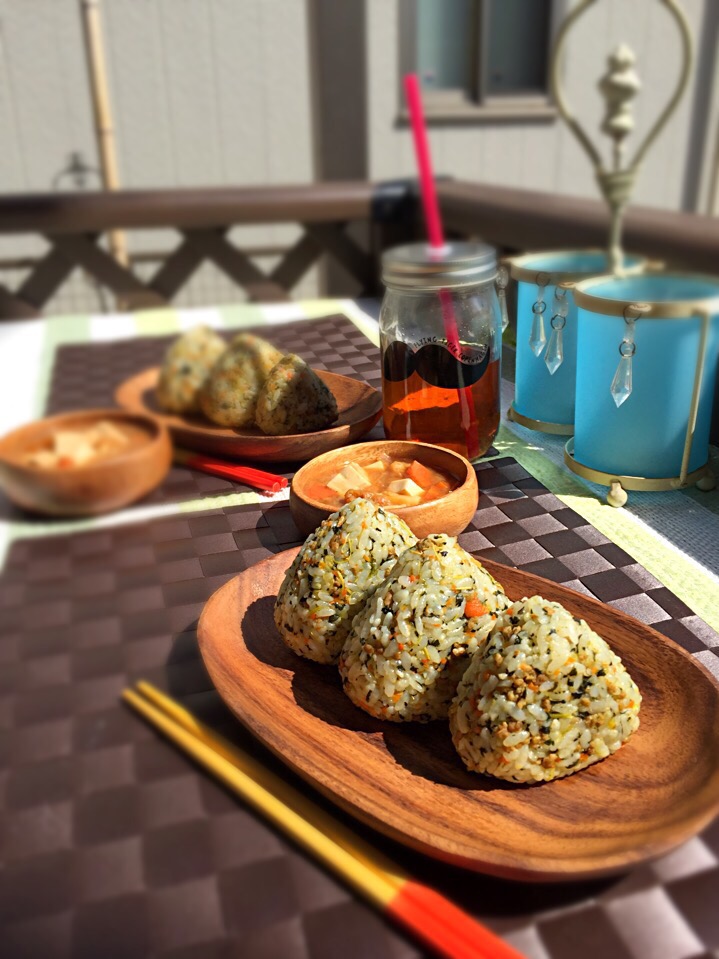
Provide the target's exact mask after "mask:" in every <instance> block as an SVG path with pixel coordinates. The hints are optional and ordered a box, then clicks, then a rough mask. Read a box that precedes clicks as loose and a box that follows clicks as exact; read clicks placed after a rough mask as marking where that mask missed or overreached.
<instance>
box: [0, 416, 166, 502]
mask: <svg viewBox="0 0 719 959" xmlns="http://www.w3.org/2000/svg"><path fill="white" fill-rule="evenodd" d="M171 462H172V443H171V441H170V434H169V433H168V432H167V430H166V429H165V427H164V426H162V425H161V424H160V423H158V422H156V421H155V420H154V419H153V418H152V417H151V416H144V415H141V414H136V413H126V412H124V411H123V410H111V409H109V410H83V411H81V412H75V413H62V414H60V415H59V416H51V417H48V418H47V419H43V420H35V421H34V422H33V423H28V424H27V425H25V426H21V427H20V428H19V429H16V430H14V431H13V432H12V433H8V434H7V435H6V436H4V437H2V439H0V487H1V488H2V489H3V490H4V491H5V493H6V495H7V497H8V499H10V500H11V501H12V502H13V503H15V505H16V506H19V507H20V508H21V509H24V510H28V511H30V512H33V513H43V514H45V515H48V516H92V515H95V514H98V513H107V512H110V511H111V510H114V509H120V508H121V507H123V506H127V505H128V504H129V503H133V502H134V501H135V500H138V499H140V498H141V497H143V496H145V495H146V494H147V493H149V492H150V491H151V490H153V489H154V488H155V487H156V486H158V485H159V484H160V483H161V482H162V480H163V479H164V478H165V476H166V474H167V472H168V470H169V469H170V464H171Z"/></svg>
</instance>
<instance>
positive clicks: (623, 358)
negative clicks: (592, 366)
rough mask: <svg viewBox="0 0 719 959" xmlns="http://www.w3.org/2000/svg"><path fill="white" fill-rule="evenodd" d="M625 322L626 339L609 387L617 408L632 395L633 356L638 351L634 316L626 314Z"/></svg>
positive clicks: (621, 344) (620, 346)
mask: <svg viewBox="0 0 719 959" xmlns="http://www.w3.org/2000/svg"><path fill="white" fill-rule="evenodd" d="M624 324H625V328H626V331H625V333H624V339H623V340H622V342H621V343H620V344H619V356H620V360H619V366H618V367H617V371H616V373H615V374H614V379H613V380H612V385H611V386H610V387H609V392H610V393H611V394H612V399H613V400H614V402H615V403H616V404H617V409H618V408H619V407H620V406H621V405H622V403H626V401H627V400H628V399H629V397H630V396H631V395H632V357H633V356H634V354H635V353H636V352H637V347H636V343H635V342H634V318H633V317H626V316H625V319H624Z"/></svg>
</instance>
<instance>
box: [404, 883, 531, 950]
mask: <svg viewBox="0 0 719 959" xmlns="http://www.w3.org/2000/svg"><path fill="white" fill-rule="evenodd" d="M386 910H387V912H388V913H389V914H390V915H391V916H392V917H393V918H394V919H396V920H398V921H399V922H401V923H403V924H404V925H405V926H407V927H408V928H411V929H412V930H413V931H414V933H415V934H416V935H417V936H418V937H419V938H421V939H423V940H424V941H425V942H426V943H427V945H429V946H431V947H432V949H434V950H435V951H436V952H438V953H439V954H440V955H442V956H445V957H447V959H525V957H524V956H523V955H522V954H521V953H520V952H517V950H516V949H514V948H513V947H512V946H510V945H509V943H507V942H505V941H504V940H503V939H500V937H499V936H497V935H495V933H493V932H492V931H491V930H490V929H488V928H487V927H486V926H483V925H482V924H481V923H480V922H478V921H477V920H476V919H473V918H472V917H471V916H470V915H469V914H468V913H466V912H464V911H463V910H462V909H460V908H459V907H458V906H455V905H454V903H452V902H450V901H449V900H448V899H445V898H444V896H442V895H440V894H439V893H438V892H435V891H434V889H430V888H429V887H427V886H423V885H421V884H420V883H416V882H413V881H412V880H411V879H409V880H407V881H406V882H405V883H404V884H403V885H402V886H401V888H400V889H399V891H398V892H397V894H396V896H395V897H394V898H393V899H392V900H391V901H390V902H389V903H388V904H387V906H386Z"/></svg>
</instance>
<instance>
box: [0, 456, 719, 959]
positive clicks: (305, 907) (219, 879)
mask: <svg viewBox="0 0 719 959" xmlns="http://www.w3.org/2000/svg"><path fill="white" fill-rule="evenodd" d="M478 478H479V481H480V487H481V489H482V496H481V499H480V508H479V510H478V512H477V514H476V516H475V518H474V521H473V522H472V524H471V525H470V527H469V529H468V530H467V532H466V533H464V534H463V536H462V537H461V542H462V544H463V545H464V546H465V547H466V548H467V549H470V550H472V551H476V552H477V553H478V555H480V556H484V557H487V558H491V559H494V560H498V561H500V562H508V563H510V564H513V565H517V566H520V567H522V568H523V569H527V570H529V571H531V572H534V573H538V574H540V575H543V576H547V577H549V578H550V579H553V580H556V581H558V582H562V583H565V584H568V585H570V586H573V587H574V588H576V589H580V590H583V591H589V592H591V593H593V594H594V595H596V596H599V597H600V598H601V599H603V600H605V601H606V602H608V603H610V604H611V605H614V606H617V607H618V608H621V609H623V610H626V611H628V612H630V613H632V614H634V615H635V616H637V617H638V618H639V619H642V620H644V621H645V622H648V623H651V624H652V625H654V626H655V627H656V628H657V629H659V630H660V631H662V632H664V633H665V634H666V635H669V636H671V637H672V638H673V639H675V640H677V641H678V642H679V643H681V644H682V645H683V646H684V647H685V648H687V649H689V650H690V651H691V652H692V653H694V654H696V655H698V656H699V658H702V659H704V661H706V657H707V656H709V657H719V637H718V636H717V635H716V634H715V633H714V632H713V631H712V630H710V629H709V628H708V627H706V626H705V625H703V624H702V622H701V621H700V620H698V619H697V617H695V616H693V615H692V613H691V610H690V609H688V607H686V606H684V605H683V604H682V603H681V602H679V601H678V600H677V599H676V598H675V597H674V596H672V594H670V593H669V592H668V591H667V590H665V589H664V588H663V587H662V586H661V585H660V584H659V583H658V582H657V581H656V580H654V579H653V578H652V577H651V576H650V575H649V574H648V573H646V571H644V570H643V569H642V568H641V567H639V566H638V565H637V564H636V563H634V562H633V561H632V559H631V557H630V556H629V555H628V554H626V553H624V552H622V551H621V550H618V549H617V548H616V547H614V546H613V545H612V544H611V543H610V542H608V541H607V539H606V538H605V537H603V536H602V535H601V534H599V533H598V532H597V531H596V530H595V529H594V528H593V527H591V526H589V525H587V524H586V523H585V521H584V520H583V519H582V518H581V517H580V516H578V515H577V514H576V513H574V512H573V511H572V510H570V509H567V508H566V507H565V506H564V505H563V504H562V503H561V502H560V501H559V500H558V499H557V498H556V497H554V496H553V495H552V494H550V493H549V492H547V490H546V489H544V488H543V487H542V486H541V485H540V484H539V483H538V482H537V481H536V480H534V479H533V478H532V477H530V476H529V475H528V474H527V473H526V472H525V470H524V469H523V468H522V467H521V466H519V465H518V464H517V463H516V462H515V461H514V460H512V459H509V458H507V459H502V460H495V461H493V462H491V463H487V464H483V465H481V466H480V467H478ZM297 542H298V540H297V531H296V529H295V527H294V523H293V521H292V519H291V516H290V513H289V509H288V508H287V506H286V505H284V504H282V505H272V506H267V505H266V504H265V508H264V509H263V508H262V507H261V506H259V505H251V506H242V507H235V508H228V509H225V510H213V511H211V512H207V513H202V514H194V515H190V514H188V515H182V516H179V517H173V518H167V519H158V520H155V521H153V522H150V523H145V524H142V525H135V526H121V527H116V528H112V529H104V530H94V531H91V532H86V533H82V534H77V535H74V536H57V537H54V538H45V539H30V540H25V541H20V542H16V543H15V544H14V545H13V547H12V549H11V552H10V554H9V557H8V564H7V568H6V570H5V571H4V572H3V574H2V575H1V576H0V729H1V730H2V732H1V734H0V802H2V805H3V808H4V815H3V846H2V853H1V858H2V861H3V862H4V863H5V868H4V870H3V871H2V873H0V955H1V956H2V957H3V959H19V957H28V956H33V957H34V956H42V957H43V959H55V957H58V959H59V957H66V956H76V957H77V956H80V957H96V956H102V957H133V959H137V957H141V956H144V955H152V956H154V957H160V959H194V957H198V959H199V957H202V959H205V957H209V959H212V957H230V956H232V957H247V959H335V957H337V956H342V957H343V959H354V957H356V959H370V957H371V959H375V957H376V959H385V957H386V959H410V957H417V956H420V955H423V953H421V952H420V951H419V950H418V949H417V947H416V946H415V945H414V943H412V942H410V941H409V940H407V939H405V938H404V937H403V936H402V934H401V933H399V932H398V931H397V930H396V929H395V928H394V927H392V926H390V925H389V924H387V923H385V922H384V920H383V919H382V918H380V917H379V916H378V915H376V914H375V913H374V912H373V911H372V910H371V909H370V908H369V907H368V906H366V905H365V904H364V903H363V902H361V901H360V900H358V899H355V898H354V897H353V896H352V895H351V894H350V893H349V892H348V891H347V889H345V888H344V886H342V885H341V884H340V883H339V882H338V881H336V880H335V879H334V878H333V877H332V876H330V875H328V874H326V873H325V872H324V871H323V870H322V869H321V868H319V867H318V866H316V865H315V864H314V863H313V862H312V861H311V860H309V859H308V858H306V857H305V856H304V855H303V854H301V853H299V852H298V851H297V850H296V849H295V848H294V847H293V846H292V845H291V844H290V843H288V842H287V841H286V840H285V839H284V838H283V837H282V836H280V835H279V834H277V833H276V832H274V831H273V830H272V829H271V828H269V827H268V826H266V825H265V824H264V822H263V821H262V820H261V819H260V818H258V817H257V816H255V815H254V814H252V813H250V812H249V811H248V810H247V809H246V808H244V807H243V806H242V804H241V803H239V802H238V801H236V800H235V799H234V798H232V797H231V796H229V795H228V794H226V793H225V792H224V790H223V789H221V788H220V787H219V786H217V785H215V784H214V783H213V782H212V781H211V780H210V779H209V778H207V777H206V776H205V775H204V774H202V773H201V772H200V771H198V770H197V769H196V768H195V767H194V766H193V765H192V764H191V763H190V762H189V761H188V760H187V759H186V758H184V757H183V756H182V755H180V754H179V753H177V752H176V751H175V750H174V749H173V748H172V747H171V746H170V745H169V744H167V743H166V742H165V741H164V740H162V739H161V738H160V737H158V736H157V735H155V733H154V732H152V731H151V730H150V729H149V728H148V727H146V726H145V725H144V724H143V723H142V722H141V721H139V720H138V719H137V718H136V717H135V716H133V715H131V714H130V713H129V712H128V711H127V710H125V709H124V708H122V707H121V706H120V705H119V703H118V695H119V693H120V690H121V689H122V688H123V686H125V685H126V684H127V683H129V682H132V681H134V680H136V679H138V678H140V677H145V678H148V679H151V680H153V681H155V682H157V683H158V684H161V685H163V686H164V687H165V688H167V689H169V690H170V691H171V692H172V694H173V695H174V696H176V697H177V698H178V699H180V700H181V701H182V702H184V703H185V704H186V705H187V706H188V707H189V708H190V709H192V710H193V711H195V712H196V713H197V714H198V715H200V716H201V717H202V718H203V719H205V720H206V721H208V722H209V723H210V724H212V725H213V726H215V727H216V728H218V729H220V730H221V731H222V732H224V733H225V734H226V735H229V736H230V738H232V739H234V740H235V741H236V742H238V743H239V744H240V745H242V746H243V747H244V748H246V749H248V750H250V751H251V752H253V753H254V754H255V755H257V756H260V757H261V758H262V760H263V761H265V762H267V763H268V764H269V765H270V766H271V767H272V768H273V769H275V770H277V771H279V772H280V773H281V775H283V776H284V777H285V778H286V779H288V780H290V781H292V782H295V783H296V784H297V781H296V780H295V779H294V777H292V776H291V774H290V773H289V772H287V771H285V770H284V769H283V768H282V767H281V765H280V764H279V763H278V762H277V761H276V760H275V759H273V757H271V756H270V755H269V754H268V753H266V752H265V751H264V750H263V748H262V747H261V746H259V745H258V744H256V743H255V742H254V741H253V740H252V738H251V737H250V735H249V734H247V733H246V732H244V730H243V729H242V728H241V727H240V726H239V725H238V724H237V723H236V722H235V721H233V720H232V719H231V717H230V716H229V715H228V713H227V711H226V710H225V708H224V707H223V705H222V703H221V702H220V701H219V698H218V696H217V694H216V693H214V691H213V690H212V688H211V686H210V683H209V680H208V678H207V675H206V673H205V671H204V669H203V667H202V664H201V661H200V659H199V655H198V650H197V643H196V637H195V624H196V621H197V618H198V616H199V613H200V611H201V609H202V605H203V603H204V602H205V600H206V599H207V598H208V597H209V595H210V594H211V593H212V592H213V591H214V590H215V589H217V588H218V587H219V586H220V585H222V584H223V583H224V582H226V580H227V579H228V578H229V577H231V576H232V575H234V574H235V573H237V572H238V571H241V570H243V569H247V568H249V567H250V566H251V565H253V564H254V563H256V562H257V561H258V560H260V559H262V558H264V557H266V556H268V555H269V554H270V553H272V552H276V551H278V550H281V549H285V548H288V547H289V546H291V545H293V544H295V543H297ZM299 788H301V789H303V790H305V791H308V787H306V786H305V785H303V784H301V783H299ZM315 798H317V797H315ZM318 801H319V802H322V800H321V799H318ZM338 815H339V814H338ZM353 828H355V829H356V830H357V831H358V832H360V833H362V834H364V835H365V836H367V837H368V838H370V840H371V841H373V842H376V843H377V844H378V845H379V846H380V847H381V848H382V849H384V850H385V851H386V852H388V853H389V854H390V855H391V856H392V857H394V858H395V859H397V860H398V861H399V862H400V864H401V865H402V866H404V867H405V868H406V869H407V870H408V871H410V872H411V873H413V874H414V875H416V876H417V877H418V878H420V879H422V880H424V881H425V882H428V883H430V884H431V885H433V886H435V887H437V888H438V889H439V890H441V891H442V892H443V893H445V894H446V895H448V896H449V897H451V898H452V899H454V900H455V901H456V902H458V903H459V904H460V905H461V906H463V907H464V908H465V909H467V910H468V911H469V912H471V913H472V914H474V915H476V916H477V917H479V918H480V919H481V920H482V921H484V922H486V923H487V924H488V925H490V926H491V927H493V928H494V929H495V930H497V931H498V932H499V933H500V934H502V935H503V936H505V937H506V938H507V939H508V940H509V941H511V942H512V943H513V944H515V945H516V946H517V948H519V949H520V950H521V951H522V952H524V953H525V955H526V956H527V957H528V959H550V957H552V959H574V957H576V956H577V955H580V954H581V955H582V957H583V959H610V957H611V959H699V957H709V956H711V955H716V951H717V950H719V911H718V910H717V909H716V903H717V901H719V822H717V823H715V824H714V825H713V826H712V827H710V828H709V829H708V830H706V831H705V833H704V834H703V835H702V836H701V837H698V838H696V839H694V840H692V841H691V842H689V843H687V844H685V845H684V846H683V847H681V848H680V849H679V850H677V851H676V852H675V853H673V854H672V855H670V856H667V857H665V858H664V859H662V860H660V861H658V862H656V863H654V864H653V865H651V866H642V867H639V868H636V869H634V870H632V871H630V872H629V873H628V874H626V875H624V876H622V877H619V878H615V879H610V880H603V881H595V882H591V883H571V884H562V885H532V884H519V883H510V882H505V881H501V880H497V879H492V878H487V877H483V876H480V875H476V874H473V873H467V872H464V871H462V870H459V869H456V868H453V867H450V866H446V865H443V864H441V863H437V862H434V861H431V860H428V859H424V858H423V857H421V856H419V855H416V854H413V853H411V852H409V851H407V850H405V849H402V848H400V847H398V846H396V845H394V844H393V843H391V842H389V840H386V839H385V838H383V837H380V836H377V835H374V834H371V833H369V832H368V831H367V830H366V829H364V828H363V827H361V826H359V825H357V824H353Z"/></svg>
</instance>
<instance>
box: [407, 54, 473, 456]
mask: <svg viewBox="0 0 719 959" xmlns="http://www.w3.org/2000/svg"><path fill="white" fill-rule="evenodd" d="M404 92H405V96H406V98H407V109H408V110H409V118H410V122H411V124H412V136H413V138H414V152H415V156H416V158H417V168H418V171H419V186H420V194H421V197H422V206H423V208H424V220H425V223H426V224H427V237H428V239H429V247H430V256H433V255H434V256H436V258H437V259H438V260H439V259H441V258H442V254H443V253H444V231H443V229H442V220H441V219H440V215H439V204H438V203H437V193H436V191H435V189H434V174H433V172H432V156H431V154H430V152H429V141H428V139H427V127H426V124H425V122H424V111H423V109H422V95H421V93H420V89H419V80H418V79H417V74H416V73H407V74H406V75H405V78H404ZM439 298H440V303H441V304H442V318H443V320H444V333H445V336H446V337H447V344H448V346H449V347H450V349H451V350H452V352H453V353H454V355H455V356H456V357H457V358H459V355H460V353H461V349H460V342H459V333H458V331H457V320H456V318H455V315H454V310H453V309H452V297H451V295H450V293H449V291H448V290H440V291H439ZM457 394H458V396H459V409H460V416H461V422H462V429H463V430H464V439H465V443H466V446H467V455H468V457H469V458H470V459H472V457H473V456H477V455H478V453H479V437H478V436H477V418H476V415H475V411H474V401H473V398H472V390H471V388H470V387H469V386H465V387H462V388H461V389H458V390H457Z"/></svg>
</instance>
